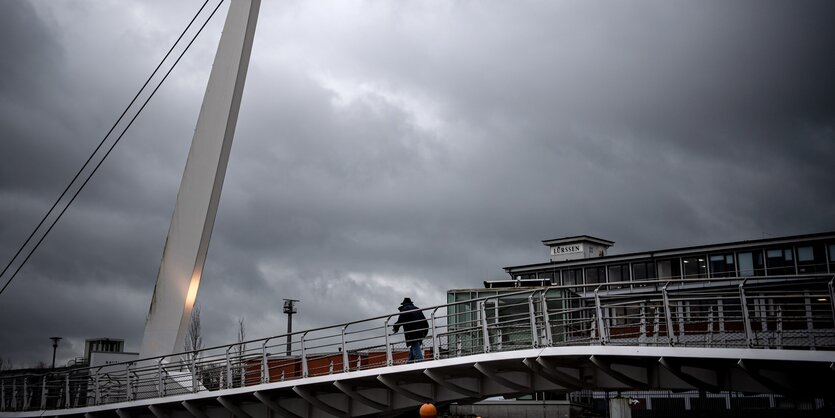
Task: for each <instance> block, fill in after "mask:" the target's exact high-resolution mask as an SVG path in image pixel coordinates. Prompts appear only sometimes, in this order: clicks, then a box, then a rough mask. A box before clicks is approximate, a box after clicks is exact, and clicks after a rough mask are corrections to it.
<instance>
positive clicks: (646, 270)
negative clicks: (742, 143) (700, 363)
mask: <svg viewBox="0 0 835 418" xmlns="http://www.w3.org/2000/svg"><path fill="white" fill-rule="evenodd" d="M819 235H822V234H819ZM778 241H779V242H781V243H780V244H779V245H776V244H775V243H774V242H778ZM785 241H786V240H780V239H775V240H773V241H772V242H773V243H769V240H763V243H762V244H761V245H740V246H738V247H736V248H733V247H731V248H728V246H723V245H717V246H716V248H715V249H711V248H710V247H709V246H704V247H699V248H698V249H696V248H694V250H693V251H692V252H687V251H677V253H679V254H680V255H677V256H666V257H664V256H661V257H658V258H656V257H654V256H653V255H652V254H650V255H648V256H646V257H640V256H634V257H630V259H628V260H627V261H624V260H622V259H621V260H620V261H618V258H617V256H609V257H603V258H601V259H600V261H597V262H594V263H593V264H590V263H589V261H590V260H588V259H581V260H574V261H569V262H560V263H555V264H548V265H547V267H546V265H544V266H543V269H542V270H541V271H538V272H537V271H536V270H535V269H530V268H529V267H528V268H526V271H524V272H523V273H522V274H521V275H523V276H525V277H528V276H530V277H535V276H537V274H538V275H539V276H538V277H540V278H542V277H548V278H552V279H551V283H552V284H554V285H560V284H562V285H567V286H577V290H580V288H581V286H586V287H585V289H586V290H593V289H594V288H595V287H597V285H600V284H604V283H608V284H615V285H609V286H606V288H607V289H619V288H622V287H643V286H646V283H641V282H643V281H652V280H656V279H662V280H664V279H667V280H670V281H675V280H681V279H686V280H694V279H709V278H731V277H751V278H755V277H774V276H786V275H803V274H827V273H835V238H824V239H821V238H817V239H808V240H803V239H797V240H795V241H794V242H790V243H786V242H785ZM606 259H612V261H610V262H606ZM577 264H579V265H577ZM560 266H563V267H562V268H560ZM575 266H576V267H575ZM508 272H509V273H510V274H511V275H512V277H516V276H518V275H520V274H519V273H514V272H512V268H508ZM630 282H631V283H630Z"/></svg>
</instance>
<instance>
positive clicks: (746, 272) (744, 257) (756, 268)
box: [736, 251, 763, 277]
mask: <svg viewBox="0 0 835 418" xmlns="http://www.w3.org/2000/svg"><path fill="white" fill-rule="evenodd" d="M736 257H737V259H738V261H739V275H740V276H742V277H752V276H762V275H763V253H762V251H752V252H743V253H737V255H736Z"/></svg>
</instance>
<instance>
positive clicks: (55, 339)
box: [49, 337, 61, 369]
mask: <svg viewBox="0 0 835 418" xmlns="http://www.w3.org/2000/svg"><path fill="white" fill-rule="evenodd" d="M49 339H50V340H52V368H53V369H54V368H55V352H56V351H57V350H58V341H60V340H61V337H49Z"/></svg>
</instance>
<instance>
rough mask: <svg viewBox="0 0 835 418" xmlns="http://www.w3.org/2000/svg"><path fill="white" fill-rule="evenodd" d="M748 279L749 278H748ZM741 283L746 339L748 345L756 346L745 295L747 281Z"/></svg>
mask: <svg viewBox="0 0 835 418" xmlns="http://www.w3.org/2000/svg"><path fill="white" fill-rule="evenodd" d="M746 280H747V279H746ZM746 280H743V281H742V283H740V284H739V301H740V302H741V303H742V322H743V325H744V326H745V339H746V340H747V341H748V347H753V346H754V329H753V328H752V327H751V315H750V314H749V313H748V301H747V299H746V297H745V281H746Z"/></svg>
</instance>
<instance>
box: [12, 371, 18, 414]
mask: <svg viewBox="0 0 835 418" xmlns="http://www.w3.org/2000/svg"><path fill="white" fill-rule="evenodd" d="M11 409H12V411H17V379H12V404H11Z"/></svg>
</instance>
